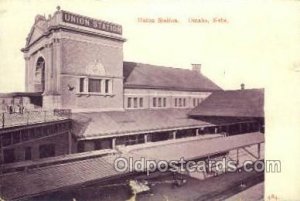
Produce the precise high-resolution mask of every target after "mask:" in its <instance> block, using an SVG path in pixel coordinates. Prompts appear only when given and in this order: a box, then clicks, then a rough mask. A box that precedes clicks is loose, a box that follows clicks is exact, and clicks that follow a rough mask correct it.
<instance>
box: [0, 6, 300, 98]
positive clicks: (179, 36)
mask: <svg viewBox="0 0 300 201" xmlns="http://www.w3.org/2000/svg"><path fill="white" fill-rule="evenodd" d="M58 5H59V6H60V7H61V9H63V10H67V11H71V12H74V13H78V14H81V15H85V16H90V17H94V18H97V19H102V20H106V21H112V22H115V23H119V24H122V25H123V37H124V38H126V39H127V42H125V43H124V60H125V61H136V62H142V63H149V64H156V65H163V66H172V67H178V68H191V63H200V64H202V69H201V70H202V72H203V73H204V74H205V75H206V76H207V77H209V78H210V79H211V80H213V81H214V82H215V83H217V84H218V85H219V86H221V87H222V88H224V89H237V88H240V84H241V83H244V84H245V85H246V88H266V87H268V85H272V83H273V82H276V80H274V79H270V78H272V77H274V76H275V77H276V75H278V73H281V72H283V71H286V70H288V69H290V68H294V67H295V66H296V67H297V65H298V66H299V65H300V62H299V60H297V59H299V58H298V52H299V47H298V46H297V45H295V44H297V43H298V44H299V42H300V40H299V38H300V35H299V33H300V31H299V30H300V27H299V21H300V20H299V19H300V9H299V8H300V6H299V5H300V3H299V1H256V0H251V1H246V0H245V1H232V0H228V1H215V0H211V1H208V0H207V1H201V0H190V1H184V0H160V1H158V0H151V1H150V0H149V1H147V0H140V1H137V0H127V1H124V0H110V1H108V0H86V1H78V0H74V1H64V0H61V1H56V0H52V1H45V0H38V1H37V0H23V1H17V0H9V1H8V0H0V55H1V58H2V59H1V60H0V92H9V91H23V90H24V88H25V87H24V82H25V76H24V72H25V64H24V59H23V54H22V52H21V51H20V49H21V48H22V47H24V45H25V38H26V37H27V35H28V33H29V31H30V29H31V26H32V25H33V22H34V18H35V16H36V15H37V14H42V15H46V16H48V15H49V14H53V13H54V12H55V10H56V6H58ZM159 17H161V18H176V19H177V20H178V21H179V23H177V24H166V23H164V24H161V23H151V24H149V23H140V22H138V18H153V19H157V18H159ZM215 17H216V18H223V19H226V20H227V23H209V24H203V23H202V24H201V23H198V24H197V23H189V22H188V19H189V18H198V19H200V18H203V19H208V20H210V21H212V19H213V18H215ZM297 68H298V67H297Z"/></svg>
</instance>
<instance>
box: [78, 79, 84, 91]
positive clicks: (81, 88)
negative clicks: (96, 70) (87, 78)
mask: <svg viewBox="0 0 300 201" xmlns="http://www.w3.org/2000/svg"><path fill="white" fill-rule="evenodd" d="M79 92H84V78H80V79H79Z"/></svg>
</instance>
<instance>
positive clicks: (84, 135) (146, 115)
mask: <svg viewBox="0 0 300 201" xmlns="http://www.w3.org/2000/svg"><path fill="white" fill-rule="evenodd" d="M189 111H190V110H189V109H157V110H150V109H145V110H126V111H110V112H92V113H74V114H72V119H73V121H74V124H73V133H74V134H75V135H76V137H77V138H78V139H93V138H101V137H102V138H103V137H110V136H113V135H129V134H139V133H146V132H147V133H150V132H158V131H168V130H175V129H180V128H191V127H201V126H207V125H212V124H209V123H207V122H204V121H200V120H195V119H192V118H189V117H188V115H187V114H188V112H189Z"/></svg>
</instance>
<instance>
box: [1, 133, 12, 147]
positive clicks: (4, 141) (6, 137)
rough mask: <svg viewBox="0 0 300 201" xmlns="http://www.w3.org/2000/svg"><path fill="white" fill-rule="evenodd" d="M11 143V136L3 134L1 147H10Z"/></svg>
mask: <svg viewBox="0 0 300 201" xmlns="http://www.w3.org/2000/svg"><path fill="white" fill-rule="evenodd" d="M11 143H12V139H11V134H10V133H4V134H3V137H2V145H3V146H7V145H11Z"/></svg>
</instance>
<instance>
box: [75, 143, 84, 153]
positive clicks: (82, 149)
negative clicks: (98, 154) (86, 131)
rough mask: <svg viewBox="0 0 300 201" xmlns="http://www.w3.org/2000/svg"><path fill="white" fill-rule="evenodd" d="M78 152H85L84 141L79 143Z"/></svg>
mask: <svg viewBox="0 0 300 201" xmlns="http://www.w3.org/2000/svg"><path fill="white" fill-rule="evenodd" d="M77 152H78V153H81V152H84V142H82V141H80V142H78V145H77Z"/></svg>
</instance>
